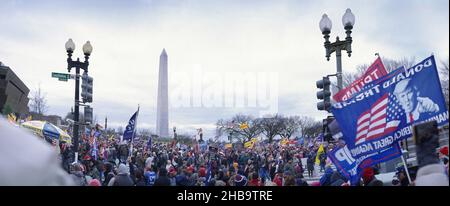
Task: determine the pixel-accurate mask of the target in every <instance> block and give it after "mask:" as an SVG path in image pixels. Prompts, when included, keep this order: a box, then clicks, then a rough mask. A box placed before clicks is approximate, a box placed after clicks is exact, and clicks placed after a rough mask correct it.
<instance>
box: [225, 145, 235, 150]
mask: <svg viewBox="0 0 450 206" xmlns="http://www.w3.org/2000/svg"><path fill="white" fill-rule="evenodd" d="M232 147H233V145H232V144H225V148H227V149H229V148H232Z"/></svg>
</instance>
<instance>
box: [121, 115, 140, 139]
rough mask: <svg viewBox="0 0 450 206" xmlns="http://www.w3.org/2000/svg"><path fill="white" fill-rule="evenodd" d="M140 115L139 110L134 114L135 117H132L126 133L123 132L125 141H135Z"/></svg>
mask: <svg viewBox="0 0 450 206" xmlns="http://www.w3.org/2000/svg"><path fill="white" fill-rule="evenodd" d="M138 114H139V109H138V111H136V112H135V113H134V114H133V116H131V118H130V121H128V125H127V127H126V129H125V131H124V132H123V140H133V138H134V133H135V131H136V121H137V116H138Z"/></svg>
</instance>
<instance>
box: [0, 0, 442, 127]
mask: <svg viewBox="0 0 450 206" xmlns="http://www.w3.org/2000/svg"><path fill="white" fill-rule="evenodd" d="M448 4H449V1H448V0H430V1H423V0H396V1H389V0H378V1H361V0H354V1H350V0H349V1H300V0H296V1H294V0H292V1H283V0H281V1H263V0H254V1H252V0H248V1H234V0H227V1H224V0H223V1H206V0H204V1H200V0H177V1H175V0H168V1H162V0H159V1H156V0H135V1H133V0H130V1H119V0H116V1H95V2H92V1H87V0H86V1H80V0H78V1H67V0H60V1H56V0H55V1H48V0H44V1H34V0H33V1H32V0H2V3H1V4H0V28H1V32H0V61H2V62H3V63H4V64H6V65H8V66H10V67H11V68H12V69H13V70H14V72H15V73H16V74H17V75H18V76H19V77H20V78H21V79H22V80H23V81H24V82H25V84H26V85H27V86H28V87H29V88H30V89H31V90H32V91H33V90H36V89H37V88H38V86H39V85H40V87H41V89H42V90H43V91H44V92H45V94H46V97H47V101H48V105H49V111H48V114H57V115H60V116H63V117H64V116H65V114H66V113H67V112H69V111H70V108H71V107H72V106H73V93H74V92H73V91H74V82H73V81H69V82H60V81H58V80H57V79H54V78H51V72H67V70H66V69H65V68H66V67H67V63H66V58H67V56H66V53H65V49H64V43H65V42H66V41H67V39H68V38H72V39H73V40H74V42H75V44H76V50H75V53H74V57H82V51H81V48H82V45H83V44H84V42H85V41H87V40H90V41H91V44H92V46H93V48H94V49H93V53H92V55H91V58H90V66H89V74H90V75H91V76H92V77H93V78H94V98H93V99H94V103H93V104H92V105H93V108H94V114H95V116H96V117H97V119H98V120H99V122H100V123H102V124H103V120H104V118H105V117H106V116H108V123H109V124H108V125H109V126H112V127H117V126H123V127H125V126H126V123H127V121H128V119H129V117H130V116H131V115H132V113H133V112H134V111H135V110H136V109H137V105H138V104H140V108H141V110H140V111H141V112H140V117H139V121H138V123H139V127H140V128H154V125H155V120H156V96H157V81H158V79H157V77H158V65H159V55H160V53H161V51H162V49H163V48H165V49H166V51H167V54H168V58H169V76H170V77H169V79H170V81H169V96H171V98H170V100H169V101H170V106H169V110H170V112H169V113H170V114H169V119H170V128H171V127H173V126H177V128H179V130H180V133H191V132H193V131H194V129H195V128H199V127H202V128H204V129H205V130H206V131H207V135H206V136H210V135H213V132H212V131H213V130H212V129H213V128H214V124H215V122H216V121H217V120H218V119H220V118H229V117H231V116H233V115H234V114H236V113H239V112H240V113H245V114H252V115H255V116H259V115H261V114H262V113H261V110H265V109H266V110H267V108H268V107H271V109H274V108H275V110H270V111H275V112H278V113H281V114H284V115H307V116H311V117H314V118H315V119H317V120H319V119H321V118H324V117H325V116H326V113H325V112H320V111H317V109H316V102H317V100H316V96H315V93H316V91H317V89H316V88H315V81H316V80H318V79H320V78H321V77H322V76H323V75H326V74H331V73H334V72H335V70H336V62H335V60H336V59H335V56H334V55H333V56H332V57H331V59H330V61H328V62H327V61H326V59H325V49H324V48H323V36H322V34H321V32H320V29H319V26H318V25H319V20H320V19H321V16H322V14H323V13H327V14H328V16H329V17H330V18H331V21H332V22H333V28H332V31H331V40H334V39H335V38H336V35H339V36H340V37H342V38H343V37H344V36H345V31H344V29H343V26H342V22H341V18H342V15H343V14H344V12H345V9H346V8H351V9H352V11H353V13H354V14H355V18H356V23H355V26H354V29H353V33H352V36H353V44H352V49H353V53H352V56H351V57H350V58H349V57H347V56H346V55H343V58H342V63H343V70H344V71H347V72H351V71H354V69H355V67H356V66H357V65H361V64H368V63H371V62H372V61H374V60H375V56H374V54H375V53H376V52H378V53H380V54H381V56H383V57H388V58H391V59H399V58H402V57H411V56H415V57H416V61H420V60H421V59H423V58H425V57H427V56H429V55H430V54H431V53H434V54H435V56H436V58H437V60H438V61H443V60H447V59H448V56H449V46H448V45H449V18H448V17H449V8H448V6H449V5H448ZM344 54H345V53H344ZM72 73H73V72H72ZM252 76H258V77H259V76H260V77H261V79H258V80H257V81H258V84H256V87H255V88H254V90H249V91H250V93H251V94H247V96H249V95H250V96H252V95H253V96H257V97H256V98H257V99H258V101H257V104H256V106H255V105H253V106H248V105H247V106H246V105H244V106H242V105H241V106H236V105H235V106H233V107H225V106H223V105H222V106H221V105H220V104H212V106H211V102H210V101H212V100H211V98H210V99H208V98H209V97H206V99H204V100H203V104H204V105H202V104H200V105H196V104H195V103H191V104H188V105H186V104H183V103H180V102H182V99H183V98H179V97H177V96H176V95H178V94H182V95H184V96H185V97H186V94H188V95H187V97H191V98H192V99H193V100H191V101H197V100H198V98H197V96H196V95H195V92H193V91H197V90H196V89H195V88H196V87H195V86H192V87H190V86H189V85H193V84H195V83H197V84H198V85H200V87H199V88H201V89H202V91H204V92H205V93H208V92H209V93H211V91H213V92H212V93H214V92H215V94H219V95H224V96H226V95H227V94H235V95H236V94H241V93H242V92H243V90H245V89H240V88H241V87H240V86H239V85H238V86H236V87H237V91H234V90H233V88H234V87H228V86H226V83H227V82H230V81H232V80H233V77H236V78H237V79H239V78H242V77H249V78H248V79H252V78H251V77H252ZM230 78H231V80H230ZM244 79H245V78H244ZM248 79H247V80H248ZM252 81H253V80H249V82H252ZM199 82H200V83H199ZM217 82H225V83H224V84H225V86H224V88H223V90H220V91H222V92H217V88H216V87H215V86H217V85H215V84H217ZM214 85H215V86H214ZM261 91H263V92H266V91H268V94H267V95H265V96H264V95H263V96H259V95H256V93H259V92H261ZM174 94H176V95H175V97H174ZM260 97H266V98H265V100H267V101H266V102H265V103H267V104H265V105H264V104H261V103H262V102H264V101H263V100H264V98H263V99H259V98H260ZM177 98H178V99H177ZM204 98H205V97H204ZM274 100H276V102H274ZM214 101H215V102H216V103H217V99H216V100H214ZM188 103H189V102H188ZM275 104H276V105H275ZM208 105H209V106H208ZM268 105H269V106H268ZM81 111H82V110H81Z"/></svg>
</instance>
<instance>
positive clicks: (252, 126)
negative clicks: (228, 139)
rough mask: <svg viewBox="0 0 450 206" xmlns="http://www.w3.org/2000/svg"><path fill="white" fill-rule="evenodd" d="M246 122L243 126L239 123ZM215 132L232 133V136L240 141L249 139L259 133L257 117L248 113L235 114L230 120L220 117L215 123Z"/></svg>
mask: <svg viewBox="0 0 450 206" xmlns="http://www.w3.org/2000/svg"><path fill="white" fill-rule="evenodd" d="M243 124H246V125H247V126H246V127H245V128H242V129H241V127H240V125H243ZM216 132H217V134H218V135H219V136H221V135H223V134H224V133H227V134H230V133H232V134H233V135H232V137H233V138H238V139H239V140H241V141H249V140H250V139H251V138H253V137H255V136H257V135H258V134H260V133H261V129H260V127H259V122H258V119H255V118H253V117H252V116H249V115H243V114H237V115H235V116H234V117H233V118H231V119H230V120H224V119H220V120H218V121H217V123H216Z"/></svg>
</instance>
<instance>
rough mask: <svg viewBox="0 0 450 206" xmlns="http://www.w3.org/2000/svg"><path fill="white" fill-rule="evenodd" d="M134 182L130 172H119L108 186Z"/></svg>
mask: <svg viewBox="0 0 450 206" xmlns="http://www.w3.org/2000/svg"><path fill="white" fill-rule="evenodd" d="M133 185H134V182H133V180H132V179H131V177H130V176H129V175H128V174H118V175H116V176H115V177H114V178H112V179H111V181H110V182H109V183H108V186H133Z"/></svg>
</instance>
